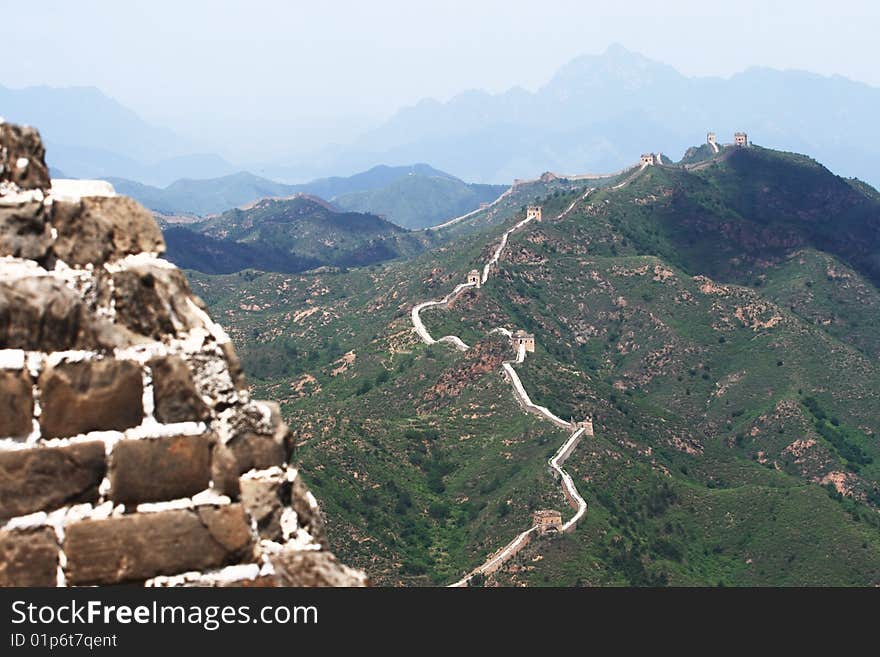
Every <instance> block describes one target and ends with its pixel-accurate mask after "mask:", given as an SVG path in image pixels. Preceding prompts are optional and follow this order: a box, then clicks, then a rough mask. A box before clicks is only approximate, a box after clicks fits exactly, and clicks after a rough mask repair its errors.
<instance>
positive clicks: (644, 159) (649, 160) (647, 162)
mask: <svg viewBox="0 0 880 657" xmlns="http://www.w3.org/2000/svg"><path fill="white" fill-rule="evenodd" d="M656 159H657V156H656V155H654V154H653V153H642V156H641V157H640V158H639V164H640V165H642V166H651V165H652V164H654V163H655V161H656Z"/></svg>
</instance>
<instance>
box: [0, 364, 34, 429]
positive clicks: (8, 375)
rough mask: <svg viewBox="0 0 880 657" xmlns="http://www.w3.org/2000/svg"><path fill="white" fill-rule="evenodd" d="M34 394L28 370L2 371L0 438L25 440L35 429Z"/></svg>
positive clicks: (0, 383)
mask: <svg viewBox="0 0 880 657" xmlns="http://www.w3.org/2000/svg"><path fill="white" fill-rule="evenodd" d="M33 416H34V393H33V388H32V386H31V377H30V374H28V372H27V370H4V369H0V438H19V439H24V438H27V436H28V435H29V434H30V432H31V431H32V429H33Z"/></svg>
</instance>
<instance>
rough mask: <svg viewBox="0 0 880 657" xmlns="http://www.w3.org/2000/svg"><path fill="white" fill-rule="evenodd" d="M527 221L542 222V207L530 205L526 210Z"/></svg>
mask: <svg viewBox="0 0 880 657" xmlns="http://www.w3.org/2000/svg"><path fill="white" fill-rule="evenodd" d="M526 219H534V220H535V221H541V206H540V205H530V206H529V207H528V208H526Z"/></svg>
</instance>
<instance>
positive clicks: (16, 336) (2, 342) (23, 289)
mask: <svg viewBox="0 0 880 657" xmlns="http://www.w3.org/2000/svg"><path fill="white" fill-rule="evenodd" d="M82 324H83V305H82V302H81V301H80V299H79V297H78V296H77V294H76V293H75V292H74V291H73V290H71V289H70V288H68V287H67V286H66V285H64V283H62V282H61V281H57V280H55V279H52V278H48V277H45V276H42V277H33V278H23V279H21V280H18V281H16V282H15V283H0V349H34V350H50V351H51V350H56V349H74V348H76V347H78V346H80V345H81V344H82V340H81V335H80V334H81V328H82Z"/></svg>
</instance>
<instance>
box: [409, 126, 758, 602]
mask: <svg viewBox="0 0 880 657" xmlns="http://www.w3.org/2000/svg"><path fill="white" fill-rule="evenodd" d="M706 142H707V144H708V145H709V146H710V147H711V148H712V150H713V152H714V154H718V153H720V148H719V147H718V145H717V143H716V141H715V134H714V133H712V132H710V133H708V134H707V136H706ZM733 145H734V146H747V145H748V137H747V135H746V133H744V132H737V133H736V134H735V136H734V143H733ZM662 165H663V156H662V154H661V153H656V154H654V153H645V154H642V155H641V157H640V159H639V163H638V164H637V165H635V166H634V167H630V168H628V169H622V170H621V171H619V172H616V173H612V174H599V175H594V174H584V175H580V176H567V177H566V178H567V179H568V180H596V179H603V178H605V179H607V178H613V177H619V176H623V175H625V174H626V173H627V172H628V171H633V173H631V174H630V175H629V176H626V177H625V178H624V179H623V180H622V181H621V182H619V183H617V184H615V185H611V186H610V187H609V188H608V189H612V190H614V189H620V188H621V187H623V186H624V185H627V184H629V183H630V182H632V181H633V180H635V178H636V177H637V176H638V175H639V174H640V173H642V171H644V170H645V169H646V168H647V167H649V166H662ZM548 175H555V174H544V176H542V178H543V177H546V176H548ZM540 179H541V178H538V179H536V180H540ZM525 182H527V181H522V180H517V181H515V182H514V184H513V185H512V186H511V187H510V188H508V189H507V190H505V192H504V193H503V194H501V196H499V197H498V198H497V199H495V200H494V201H493V202H492V203H491V204H488V205H487V206H484V207H483V208H480V209H478V210H474V211H473V212H470V213H468V214H466V215H462V216H461V217H456V218H455V219H451V220H450V221H447V222H445V223H443V224H440V225H439V226H435V228H443V227H446V226H450V225H452V224H454V223H457V222H460V221H461V220H463V219H466V218H468V217H470V216H473V215H475V214H477V213H478V212H481V211H483V210H485V209H487V208H488V207H492V206H494V205H496V204H497V203H499V202H500V201H501V200H503V199H504V198H507V197H508V196H510V195H511V194H512V193H513V192H514V190H515V189H516V187H517V186H519V185H522V184H525ZM595 191H596V188H595V187H589V188H587V190H586V191H585V192H584V194H583V195H581V196H579V197H578V198H576V199H575V200H574V201H572V202H571V204H570V205H569V206H568V207H567V208H565V210H563V211H562V212H561V213H559V214H558V215H557V216H556V217H555V220H556V221H558V220H560V219H563V218H565V217H566V216H567V215H568V214H569V213H570V212H571V211H572V210H574V208H575V207H576V206H577V205H578V204H579V203H581V202H582V201H584V200H586V199H587V198H588V197H589V196H590V195H591V194H592V193H593V192H595ZM533 221H541V208H540V207H538V206H529V207H528V208H527V210H526V217H525V218H524V219H521V220H520V221H518V222H517V223H516V224H514V225H513V226H511V227H510V228H508V229H507V230H506V231H504V233H502V235H501V239H500V240H499V243H498V246H497V248H496V249H495V251H494V252H493V254H492V257H491V258H490V259H489V260H488V261H487V262H486V263H485V264H484V265H483V269H482V273H481V274H480V276H479V278H477V276H475V274H477V273H479V272H478V271H477V270H471V271H470V272H469V273H468V275H467V280H466V282H464V283H460V284H458V285H456V286H455V288H453V290H452V292H450V293H449V294H447V295H446V296H444V297H443V298H441V299H438V300H430V301H423V302H421V303H419V304H416V305H415V306H414V307H413V308H412V311H411V313H410V317H411V319H412V324H413V330H414V331H415V332H416V333H417V334H418V336H419V337H420V338H421V340H422V341H423V342H424V343H425V344H428V345H431V344H435V343H437V342H448V343H451V344H453V345H454V346H455V347H456V349H458V350H459V351H467V350H468V349H469V348H470V347H469V346H468V345H467V344H466V343H465V342H464V341H463V340H462V339H461V338H460V337H458V336H456V335H445V336H443V337H441V338H439V339H436V340H435V339H434V338H433V337H432V336H431V334H430V332H429V331H428V329H427V328H426V327H425V325H424V323H423V322H422V318H421V312H422V311H423V310H425V309H427V308H434V307H449V304H450V303H452V302H453V301H455V299H457V298H458V297H459V296H460V295H461V294H462V293H463V292H464V291H465V290H467V289H469V288H477V289H479V288H481V287H482V286H483V285H485V284H486V282H487V281H488V279H489V274H490V273H491V272H492V271H493V269H494V268H497V267H498V266H499V264H498V263H499V262H500V259H501V256H502V254H503V252H504V249H505V248H506V246H507V241H508V239H509V237H510V235H511V234H512V233H514V232H516V231H518V230H520V229H521V228H523V227H524V226H526V225H528V224H529V223H531V222H533ZM490 333H502V334H503V335H505V336H507V337H508V338H509V339H511V345H512V347H513V348H514V349H515V352H516V357H515V358H514V359H512V360H506V361H504V362H502V364H501V367H502V371H503V373H504V376H505V378H506V379H507V380H508V381H509V382H510V384H511V388H512V390H513V395H514V397H515V398H516V400H517V403H519V405H520V406H521V407H522V408H523V410H525V411H526V412H528V413H532V414H534V415H537V416H538V417H540V418H541V419H544V420H547V421H549V422H551V423H553V424H554V425H555V426H557V427H559V428H561V429H564V430H566V431H571V432H572V433H571V435H570V436H569V437H568V439H567V440H566V441H565V442H564V443H563V444H562V446H561V447H560V448H559V450H557V452H556V453H555V454H554V455H553V457H552V458H551V459H550V460H549V461H548V465H549V468H550V471H551V472H552V473H553V475H554V476H555V477H556V478H557V479H559V481H560V482H561V487H562V492H563V495H564V496H565V498H566V501H567V502H568V504H569V506H571V507H572V509H574V515H573V516H572V517H571V518H570V519H569V520H568V521H566V522H564V523H557V522H552V523H550V528H552V529H553V530H556V531H558V532H561V533H564V532H571V531H574V529H575V528H576V527H577V523H578V522H579V521H580V520H581V518H583V516H584V515H585V514H586V512H587V503H586V501H585V500H584V498H583V497H582V496H581V494H580V493H579V492H578V490H577V487H576V486H575V483H574V480H573V479H572V477H571V475H570V474H569V473H568V472H566V471H565V470H564V469H563V467H562V465H563V463H564V462H565V461H566V459H567V458H568V457H569V456H570V455H571V453H572V452H573V451H574V450H575V449H576V448H577V445H578V443H579V442H580V440H581V438H582V437H584V436H593V423H592V420H590V419H585V420H582V421H579V422H575V421H573V420H572V421H565V420H563V419H562V418H560V417H559V416H557V415H556V414H555V413H553V412H552V411H551V410H550V409H548V408H547V407H546V406H540V405H538V404H535V403H533V402H532V400H531V398H530V397H529V395H528V393H527V392H526V389H525V386H523V383H522V380H521V379H520V377H519V374H518V373H517V372H516V369H514V367H513V366H514V365H515V364H519V363H522V362H524V361H525V356H526V352H527V351H534V336H528V335H526V334H524V333H523V334H521V335H520V336H518V335H517V334H515V333H513V332H511V331H510V330H508V329H506V328H502V327H499V328H495V329H492V330H491V331H490ZM518 333H520V332H518ZM517 337H520V338H521V339H520V340H517ZM528 338H531V348H528V345H527V344H526V343H525V342H523V340H526V339H528ZM548 513H554V514H555V513H556V512H550V511H541V510H539V511H536V512H535V523H534V524H533V525H532V526H531V527H529V528H528V529H526V530H525V531H523V532H521V533H519V534H517V535H516V536H515V537H514V538H513V540H511V541H510V542H509V543H508V544H507V545H505V546H504V547H502V548H501V549H499V550H498V551H496V552H495V553H493V554H492V555H490V556H489V558H488V559H486V561H484V562H483V563H482V564H481V565H479V566H477V567H476V568H474V569H473V570H471V571H470V572H469V573H467V574H466V575H465V576H464V577H462V578H461V579H460V580H458V581H457V582H455V583H454V584H450V586H452V587H463V586H468V584H469V582H470V581H471V580H472V579H473V578H474V577H475V576H477V575H482V576H487V575H491V574H492V573H494V572H496V571H497V570H499V569H500V568H502V567H503V566H504V564H505V563H506V562H507V561H509V560H510V559H511V558H513V557H514V556H516V555H517V554H518V553H519V552H520V551H521V550H522V549H523V548H525V547H526V546H527V545H528V544H529V543H530V541H531V539H532V537H533V536H534V535H536V534H542V533H544V532H545V531H546V529H547V523H546V522H544V521H542V520H541V516H542V514H548ZM560 519H561V516H560Z"/></svg>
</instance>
